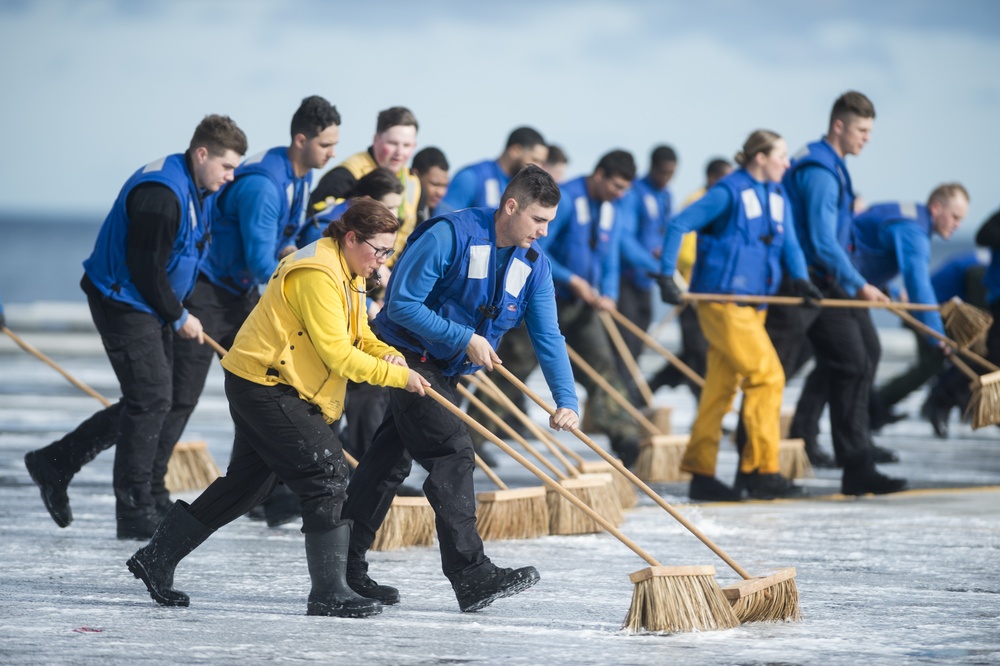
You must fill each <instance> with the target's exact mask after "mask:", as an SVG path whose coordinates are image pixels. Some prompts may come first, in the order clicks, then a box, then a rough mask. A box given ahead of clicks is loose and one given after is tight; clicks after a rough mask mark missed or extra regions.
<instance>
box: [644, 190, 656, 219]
mask: <svg viewBox="0 0 1000 666" xmlns="http://www.w3.org/2000/svg"><path fill="white" fill-rule="evenodd" d="M642 201H643V203H645V204H646V213H647V214H648V215H649V216H650V217H651V218H653V219H654V220H655V219H657V218H658V217H660V204H658V203H657V202H656V197H654V196H653V195H652V194H646V195H645V196H643V197H642Z"/></svg>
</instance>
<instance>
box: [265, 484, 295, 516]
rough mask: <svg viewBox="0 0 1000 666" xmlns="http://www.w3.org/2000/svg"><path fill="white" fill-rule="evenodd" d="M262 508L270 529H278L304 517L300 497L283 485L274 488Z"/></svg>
mask: <svg viewBox="0 0 1000 666" xmlns="http://www.w3.org/2000/svg"><path fill="white" fill-rule="evenodd" d="M261 506H262V507H264V519H265V520H266V521H267V526H268V527H278V526H279V525H284V524H285V523H290V522H292V521H293V520H295V519H296V518H299V517H301V516H302V504H301V502H300V501H299V496H298V495H296V494H295V493H293V492H292V491H291V490H289V488H288V486H286V485H285V484H283V483H279V484H278V485H276V486H275V487H274V490H273V491H272V492H271V496H270V497H268V498H267V499H266V500H264V501H263V502H262V503H261Z"/></svg>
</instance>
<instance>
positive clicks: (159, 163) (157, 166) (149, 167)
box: [142, 157, 167, 173]
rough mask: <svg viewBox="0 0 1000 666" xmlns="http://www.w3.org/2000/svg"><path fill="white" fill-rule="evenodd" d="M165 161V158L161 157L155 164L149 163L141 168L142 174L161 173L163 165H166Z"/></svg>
mask: <svg viewBox="0 0 1000 666" xmlns="http://www.w3.org/2000/svg"><path fill="white" fill-rule="evenodd" d="M166 161H167V158H166V157H161V158H160V159H158V160H156V161H155V162H150V163H149V164H147V165H146V166H145V167H144V168H143V170H142V172H143V173H150V172H151V171H163V165H164V164H165V163H166Z"/></svg>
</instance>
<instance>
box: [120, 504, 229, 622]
mask: <svg viewBox="0 0 1000 666" xmlns="http://www.w3.org/2000/svg"><path fill="white" fill-rule="evenodd" d="M214 531H215V530H213V529H210V528H208V527H205V526H204V525H202V524H201V522H199V521H198V519H197V518H195V517H194V516H192V515H191V514H190V513H188V504H187V502H182V501H180V500H177V501H176V502H174V505H173V507H171V509H170V511H169V512H168V513H167V515H166V517H165V518H164V519H163V522H161V523H160V526H159V527H158V528H157V529H156V533H155V534H153V538H152V539H150V540H149V543H148V544H146V545H145V546H143V547H142V548H140V549H139V550H137V551H135V554H134V555H132V557H130V558H129V559H128V561H127V562H126V563H125V564H126V566H128V570H129V571H131V572H132V575H133V576H135V577H136V578H139V579H141V580H142V582H143V583H145V584H146V589H147V590H149V596H150V597H151V598H152V599H153V601H155V602H156V603H158V604H160V605H161V606H188V605H190V603H191V599H190V598H189V597H188V595H186V594H184V593H183V592H181V591H180V590H175V589H173V587H174V569H175V568H176V567H177V563H178V562H180V561H181V560H182V559H183V558H185V557H186V556H187V555H188V554H189V553H190V552H191V551H192V550H194V549H195V548H197V547H198V546H200V545H201V544H202V543H203V542H204V541H205V539H207V538H208V537H209V536H210V535H211V534H212V532H214Z"/></svg>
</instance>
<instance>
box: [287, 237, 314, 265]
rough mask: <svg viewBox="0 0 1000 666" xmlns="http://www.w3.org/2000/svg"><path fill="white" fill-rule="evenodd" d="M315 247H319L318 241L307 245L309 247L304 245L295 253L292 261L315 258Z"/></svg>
mask: <svg viewBox="0 0 1000 666" xmlns="http://www.w3.org/2000/svg"><path fill="white" fill-rule="evenodd" d="M317 245H319V241H316V242H313V243H309V245H306V246H305V247H304V248H302V249H301V250H297V251H296V252H295V257H294V258H293V259H292V261H298V260H299V259H308V258H310V257H315V256H316V247H317Z"/></svg>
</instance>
